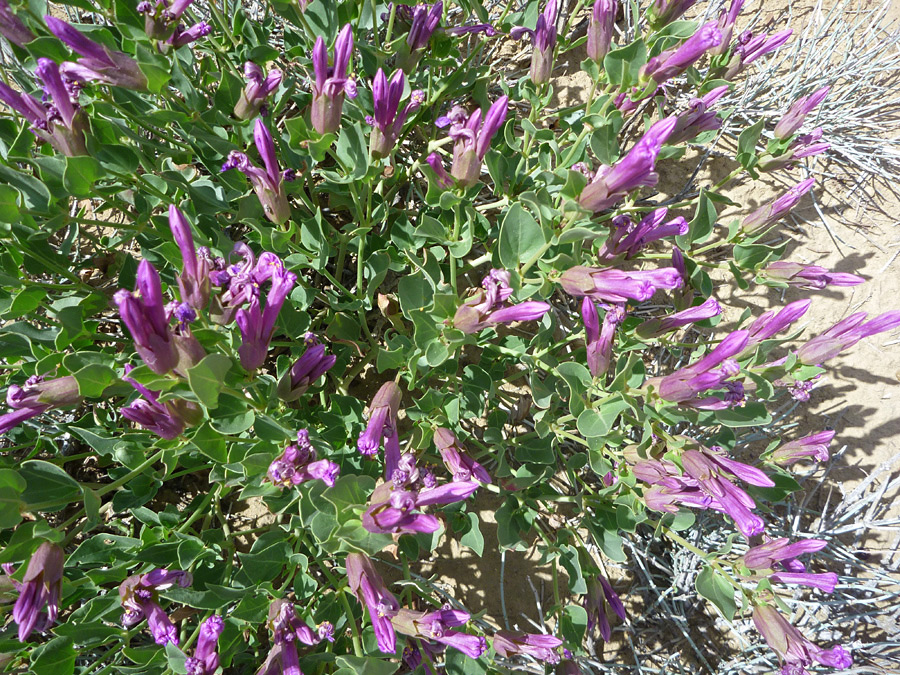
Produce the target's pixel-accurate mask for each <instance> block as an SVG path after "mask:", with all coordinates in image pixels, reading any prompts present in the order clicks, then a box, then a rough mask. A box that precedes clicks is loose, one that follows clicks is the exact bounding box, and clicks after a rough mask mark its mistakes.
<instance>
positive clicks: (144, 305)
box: [113, 260, 178, 375]
mask: <svg viewBox="0 0 900 675" xmlns="http://www.w3.org/2000/svg"><path fill="white" fill-rule="evenodd" d="M113 299H114V300H115V302H116V304H117V305H118V306H119V314H120V316H121V317H122V322H123V323H124V324H125V325H126V326H127V327H128V331H129V332H130V333H131V336H132V337H133V338H134V347H135V349H136V350H137V353H138V354H140V356H141V358H142V359H144V363H146V364H147V367H148V368H150V370H152V371H153V372H154V373H158V374H159V375H165V374H166V373H168V372H169V371H170V370H172V368H174V367H175V366H176V365H177V364H178V351H177V350H176V348H175V340H174V336H173V334H172V331H171V330H170V329H169V322H168V321H167V320H166V310H165V305H164V303H163V296H162V283H161V282H160V279H159V273H158V272H157V271H156V268H155V267H153V265H152V264H151V263H150V262H149V261H147V260H141V262H140V264H139V265H138V271H137V286H136V288H135V292H134V293H130V292H129V291H127V290H125V289H121V290H119V291H117V292H116V294H115V295H114V296H113Z"/></svg>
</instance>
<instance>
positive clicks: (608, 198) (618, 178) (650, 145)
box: [578, 117, 678, 211]
mask: <svg viewBox="0 0 900 675" xmlns="http://www.w3.org/2000/svg"><path fill="white" fill-rule="evenodd" d="M677 123H678V120H677V118H675V117H667V118H665V119H662V120H660V121H658V122H656V123H655V124H654V125H653V126H651V127H650V128H649V129H648V130H647V133H645V134H644V136H643V137H642V138H641V140H639V141H638V142H637V143H635V145H634V147H633V148H632V149H631V150H630V151H629V152H628V154H627V155H625V157H623V158H622V159H621V160H619V162H618V163H617V164H616V165H615V166H613V167H607V166H604V167H601V168H600V170H598V171H597V173H596V174H595V175H594V179H593V180H592V181H591V182H590V183H589V184H588V185H587V187H585V188H584V190H582V192H581V195H580V196H579V197H578V203H579V204H580V205H581V206H582V207H584V208H585V209H587V210H588V211H602V210H604V209H608V208H609V207H610V206H613V205H614V204H616V203H617V202H619V201H621V200H622V199H624V198H625V196H626V195H627V194H628V193H629V192H631V191H632V190H634V189H636V188H639V187H653V186H654V185H656V182H657V181H658V180H659V175H658V174H656V173H655V172H654V170H653V169H654V165H655V164H656V158H657V156H658V155H659V151H660V150H661V149H662V146H663V144H664V143H665V142H666V139H668V137H669V135H670V134H671V133H672V131H673V130H674V129H675V125H676V124H677Z"/></svg>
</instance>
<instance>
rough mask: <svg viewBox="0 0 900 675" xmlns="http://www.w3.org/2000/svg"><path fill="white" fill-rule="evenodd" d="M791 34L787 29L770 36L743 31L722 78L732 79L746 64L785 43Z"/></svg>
mask: <svg viewBox="0 0 900 675" xmlns="http://www.w3.org/2000/svg"><path fill="white" fill-rule="evenodd" d="M792 34H793V31H792V30H790V29H788V30H785V31H782V32H780V33H776V34H775V35H773V36H772V37H769V36H768V34H766V33H762V34H760V35H757V36H754V35H753V34H752V33H750V32H749V31H747V32H746V33H743V34H742V35H741V36H740V37H739V38H738V41H737V44H736V45H735V47H734V53H733V55H732V57H731V60H730V61H729V62H728V65H727V66H726V67H725V70H724V73H723V74H722V78H723V79H725V80H733V79H734V78H735V77H736V76H737V75H738V74H739V73H740V72H741V71H743V70H744V68H745V67H746V66H748V65H749V64H751V63H753V62H754V61H756V60H757V59H758V58H761V57H763V56H765V55H766V54H770V53H771V52H774V51H775V50H776V49H778V48H779V47H781V46H782V45H783V44H785V43H786V42H787V41H788V40H789V39H790V37H791V35H792Z"/></svg>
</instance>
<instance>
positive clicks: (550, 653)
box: [492, 630, 562, 664]
mask: <svg viewBox="0 0 900 675" xmlns="http://www.w3.org/2000/svg"><path fill="white" fill-rule="evenodd" d="M492 644H493V647H494V651H495V652H497V653H498V654H499V655H500V656H503V657H504V658H509V657H510V656H515V655H516V654H528V655H529V656H533V657H534V658H536V659H538V660H539V661H544V662H545V663H551V664H556V663H559V661H560V658H559V654H558V653H557V652H556V650H557V648H558V647H559V646H560V645H562V640H560V639H559V638H555V637H553V636H552V635H545V634H542V633H538V634H533V633H521V632H519V631H509V630H498V631H497V632H496V633H495V634H494V639H493V640H492Z"/></svg>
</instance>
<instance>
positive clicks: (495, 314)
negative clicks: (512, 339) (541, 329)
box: [453, 269, 550, 334]
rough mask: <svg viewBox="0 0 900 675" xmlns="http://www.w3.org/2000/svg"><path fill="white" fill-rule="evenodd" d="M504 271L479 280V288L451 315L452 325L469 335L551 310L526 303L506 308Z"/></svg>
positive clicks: (507, 276) (544, 305)
mask: <svg viewBox="0 0 900 675" xmlns="http://www.w3.org/2000/svg"><path fill="white" fill-rule="evenodd" d="M509 281H510V274H509V272H508V271H507V270H497V269H494V270H491V271H490V272H489V273H488V275H487V276H486V277H484V279H482V281H481V286H482V287H481V288H479V289H476V290H473V291H472V294H471V295H470V297H469V298H468V299H466V300H465V301H464V302H463V304H461V305H460V306H459V307H458V308H457V310H456V314H454V315H453V326H454V328H457V329H459V330H461V331H462V332H463V333H467V334H472V333H477V332H479V331H480V330H482V329H484V328H487V327H488V326H494V325H497V324H500V323H513V322H516V321H534V320H537V319H540V318H541V317H542V316H544V314H546V313H547V312H548V311H549V310H550V305H548V304H547V303H546V302H536V301H527V302H520V303H519V304H517V305H509V298H510V297H511V296H512V288H511V287H510V285H509Z"/></svg>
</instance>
